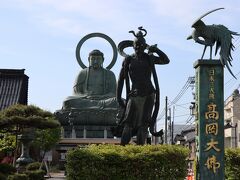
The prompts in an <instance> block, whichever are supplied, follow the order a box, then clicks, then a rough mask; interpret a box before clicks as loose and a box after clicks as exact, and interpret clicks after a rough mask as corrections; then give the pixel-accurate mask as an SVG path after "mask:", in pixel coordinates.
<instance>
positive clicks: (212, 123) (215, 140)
mask: <svg viewBox="0 0 240 180" xmlns="http://www.w3.org/2000/svg"><path fill="white" fill-rule="evenodd" d="M194 68H195V69H196V78H195V79H196V147H197V148H196V150H197V153H196V156H197V175H196V179H197V180H198V179H200V180H206V179H208V180H222V179H224V99H223V98H224V97H223V66H222V64H221V62H220V61H219V60H198V61H196V62H195V64H194Z"/></svg>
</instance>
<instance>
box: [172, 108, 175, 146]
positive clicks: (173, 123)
mask: <svg viewBox="0 0 240 180" xmlns="http://www.w3.org/2000/svg"><path fill="white" fill-rule="evenodd" d="M174 113H175V106H173V115H172V144H174V142H173V140H174V137H173V136H174Z"/></svg>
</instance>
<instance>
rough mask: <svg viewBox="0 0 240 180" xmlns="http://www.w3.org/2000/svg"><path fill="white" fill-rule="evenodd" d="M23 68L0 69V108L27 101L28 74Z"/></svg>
mask: <svg viewBox="0 0 240 180" xmlns="http://www.w3.org/2000/svg"><path fill="white" fill-rule="evenodd" d="M24 71H25V69H0V110H3V109H5V108H7V107H9V106H11V105H14V104H25V105H26V104H27V102H28V79H29V78H28V76H27V75H25V74H24Z"/></svg>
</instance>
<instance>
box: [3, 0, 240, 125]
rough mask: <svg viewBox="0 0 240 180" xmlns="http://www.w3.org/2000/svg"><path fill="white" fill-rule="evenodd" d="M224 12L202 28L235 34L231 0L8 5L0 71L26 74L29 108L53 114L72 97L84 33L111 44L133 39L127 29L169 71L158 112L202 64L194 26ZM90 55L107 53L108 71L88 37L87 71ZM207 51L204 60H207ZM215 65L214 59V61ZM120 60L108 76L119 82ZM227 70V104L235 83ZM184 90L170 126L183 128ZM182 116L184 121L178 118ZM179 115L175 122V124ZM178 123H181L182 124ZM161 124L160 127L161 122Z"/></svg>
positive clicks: (235, 8) (236, 7)
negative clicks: (160, 54)
mask: <svg viewBox="0 0 240 180" xmlns="http://www.w3.org/2000/svg"><path fill="white" fill-rule="evenodd" d="M218 7H224V8H225V9H224V10H220V11H217V12H214V13H212V14H210V15H208V16H207V17H205V18H204V19H203V20H204V22H205V23H206V24H223V25H225V26H227V27H228V28H229V29H230V30H233V31H237V32H240V21H239V17H240V1H234V0H228V1H225V0H211V1H209V0H195V1H193V0H182V1H180V0H168V1H163V0H148V1H146V0H131V1H128V0H121V1H114V0H101V1H99V0H8V1H3V0H2V1H0V22H1V26H0V62H1V68H16V69H26V71H25V73H26V74H27V75H28V76H29V77H30V79H29V104H35V105H37V106H39V107H41V108H44V109H47V110H50V111H52V112H54V111H55V110H57V109H60V108H61V105H62V101H63V100H64V99H65V98H66V97H67V96H69V95H71V94H72V86H73V82H74V79H75V77H76V75H77V74H78V72H79V71H80V70H81V68H80V66H79V65H78V63H77V60H76V58H75V49H76V46H77V43H78V42H79V40H80V39H81V38H82V37H83V36H85V35H86V34H89V33H92V32H101V33H104V34H107V35H108V36H110V37H111V38H112V39H113V40H114V41H115V43H116V44H118V43H119V42H120V41H122V40H132V39H133V36H132V35H131V34H129V33H128V31H129V30H135V31H136V30H137V27H139V26H143V27H144V28H146V29H147V31H148V35H147V36H146V40H147V43H148V44H149V45H153V44H158V47H159V48H160V49H161V50H162V51H164V52H165V53H166V54H167V55H168V57H169V59H170V61H171V62H170V64H169V65H163V66H160V65H159V66H157V67H156V69H157V73H158V77H159V82H160V91H161V108H160V112H161V111H162V109H163V107H164V99H165V96H168V97H169V99H170V100H173V99H174V98H175V97H176V95H177V94H178V93H179V91H180V90H181V89H182V87H183V86H184V84H185V83H186V81H187V79H188V77H189V76H194V72H195V71H194V69H193V63H194V62H195V61H196V60H197V59H198V58H200V57H201V53H202V50H203V46H201V45H199V44H196V43H194V42H193V41H187V40H186V37H187V36H188V35H189V34H190V33H191V32H192V28H191V25H192V23H193V22H194V21H195V20H196V19H197V18H198V17H199V16H201V15H202V14H204V13H205V12H207V11H209V10H212V9H215V8H218ZM233 43H234V44H235V46H236V49H235V51H234V52H233V58H234V60H233V62H232V64H233V67H232V71H233V73H234V74H237V73H239V71H240V56H239V54H240V39H239V38H238V37H235V39H234V40H233ZM92 49H100V50H101V51H103V52H104V54H105V63H104V65H105V66H106V65H107V64H108V63H109V60H110V59H111V57H112V51H111V48H110V46H109V44H107V43H106V42H105V41H104V40H102V39H99V38H93V39H91V40H89V41H87V42H86V44H84V46H83V48H82V50H81V55H82V57H83V59H85V63H86V64H87V60H86V58H87V55H88V53H89V51H91V50H92ZM208 54H209V53H208V52H206V56H205V57H208ZM216 58H218V56H217V57H216ZM121 62H122V57H121V56H118V60H117V63H116V65H115V66H114V67H113V68H112V71H113V72H114V73H115V75H116V77H118V73H119V70H120V66H121ZM236 76H237V77H238V80H235V79H233V78H232V77H231V75H230V73H229V72H228V71H227V70H225V97H227V96H229V95H230V94H231V92H232V91H233V90H234V89H235V88H237V87H238V85H239V84H240V80H239V79H240V75H239V74H238V75H236ZM192 92H193V91H192V89H191V88H189V89H188V90H187V91H186V93H185V94H184V95H183V96H182V98H181V99H180V100H179V101H178V102H177V106H176V112H175V115H176V119H175V121H176V123H185V121H186V119H187V118H188V114H189V108H188V107H189V105H190V102H191V101H192V99H193V96H192ZM182 115H184V116H182ZM177 116H178V117H179V118H177ZM180 117H181V118H180ZM160 124H163V120H161V122H160Z"/></svg>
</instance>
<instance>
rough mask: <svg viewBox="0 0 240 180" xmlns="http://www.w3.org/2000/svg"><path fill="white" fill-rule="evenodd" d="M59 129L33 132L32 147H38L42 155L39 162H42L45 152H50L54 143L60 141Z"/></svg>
mask: <svg viewBox="0 0 240 180" xmlns="http://www.w3.org/2000/svg"><path fill="white" fill-rule="evenodd" d="M60 137H61V128H59V127H58V128H53V129H38V130H36V132H35V139H34V141H33V146H34V147H38V148H39V149H40V150H41V151H42V152H43V153H42V156H41V161H42V160H43V158H44V156H45V154H46V152H47V151H50V150H51V149H52V148H53V147H54V146H55V145H56V143H57V142H58V141H59V140H60Z"/></svg>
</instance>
